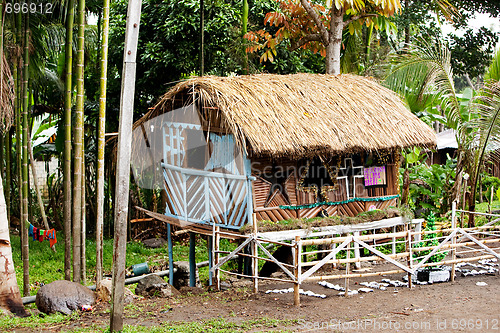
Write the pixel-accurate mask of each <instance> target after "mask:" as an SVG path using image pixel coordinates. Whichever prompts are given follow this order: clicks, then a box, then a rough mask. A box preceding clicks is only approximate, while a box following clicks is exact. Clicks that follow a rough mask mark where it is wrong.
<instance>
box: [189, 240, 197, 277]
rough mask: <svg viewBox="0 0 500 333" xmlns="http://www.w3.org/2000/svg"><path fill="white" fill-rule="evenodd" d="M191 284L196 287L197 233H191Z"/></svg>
mask: <svg viewBox="0 0 500 333" xmlns="http://www.w3.org/2000/svg"><path fill="white" fill-rule="evenodd" d="M189 286H190V287H196V235H195V233H194V232H190V233H189Z"/></svg>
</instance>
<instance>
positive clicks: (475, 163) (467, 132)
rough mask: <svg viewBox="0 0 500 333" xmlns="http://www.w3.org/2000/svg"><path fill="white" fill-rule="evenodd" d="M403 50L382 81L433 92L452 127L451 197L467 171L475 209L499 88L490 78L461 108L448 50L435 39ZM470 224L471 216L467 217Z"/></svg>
mask: <svg viewBox="0 0 500 333" xmlns="http://www.w3.org/2000/svg"><path fill="white" fill-rule="evenodd" d="M418 42H419V43H418V44H415V45H412V46H411V47H410V49H409V52H408V53H407V54H404V55H401V56H398V58H397V60H396V62H395V63H396V65H395V66H394V68H392V70H391V72H390V74H389V75H388V77H387V78H386V80H385V84H386V85H387V86H389V87H390V88H391V89H393V90H395V91H396V92H398V93H400V94H403V95H404V94H409V93H410V94H411V93H413V94H415V93H418V96H420V97H421V96H423V95H425V94H426V93H431V92H432V93H433V94H434V96H436V98H438V99H439V101H440V107H441V109H442V111H443V113H444V116H445V121H446V125H447V126H448V127H449V128H451V129H454V130H456V133H457V135H456V139H457V143H458V162H457V163H458V164H457V172H456V174H457V178H456V181H455V186H454V188H453V189H452V192H453V193H452V195H451V196H450V197H451V198H452V200H456V199H458V196H459V193H460V186H461V183H462V177H463V175H464V173H467V174H469V175H470V177H471V178H470V184H471V188H472V195H471V196H470V197H469V200H468V204H469V210H470V211H474V210H475V193H476V188H477V184H478V179H479V173H480V171H481V170H482V167H483V160H484V157H485V156H487V155H488V154H489V153H490V152H491V148H492V147H494V145H492V144H491V143H492V142H494V141H498V131H499V130H500V129H499V125H500V121H499V119H498V117H499V115H498V107H499V105H500V102H499V98H500V97H499V96H500V95H499V89H498V83H495V82H494V80H493V82H492V83H489V84H487V85H486V86H485V87H484V88H483V89H482V90H480V91H479V95H478V96H477V97H476V99H475V102H474V103H471V104H470V105H469V107H467V108H466V109H465V110H464V108H462V107H461V105H460V103H459V100H458V98H457V94H456V91H455V86H454V82H453V71H452V68H451V62H450V52H449V50H448V49H447V48H446V47H445V46H444V45H442V43H441V42H440V41H439V40H429V41H425V40H422V39H421V40H419V41H418ZM469 225H470V226H473V225H474V217H473V215H472V214H471V216H470V217H469Z"/></svg>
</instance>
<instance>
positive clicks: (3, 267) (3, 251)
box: [0, 180, 26, 316]
mask: <svg viewBox="0 0 500 333" xmlns="http://www.w3.org/2000/svg"><path fill="white" fill-rule="evenodd" d="M0 186H2V181H1V180H0ZM0 281H1V282H2V283H0V308H2V309H5V310H8V311H10V312H12V313H15V314H16V315H18V316H26V311H25V310H24V307H23V301H22V300H21V293H20V292H19V286H18V285H17V279H16V271H15V270H14V262H13V261H12V248H11V244H10V235H9V220H8V219H7V210H6V204H5V197H4V195H3V186H2V188H1V189H0Z"/></svg>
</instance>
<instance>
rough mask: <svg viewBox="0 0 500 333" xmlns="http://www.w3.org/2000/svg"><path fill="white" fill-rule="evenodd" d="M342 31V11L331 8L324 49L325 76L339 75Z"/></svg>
mask: <svg viewBox="0 0 500 333" xmlns="http://www.w3.org/2000/svg"><path fill="white" fill-rule="evenodd" d="M343 30H344V10H343V8H341V9H340V10H339V9H335V7H332V18H331V23H330V33H329V35H328V44H327V45H325V48H326V59H325V60H326V74H333V75H338V74H340V49H341V46H342V32H343Z"/></svg>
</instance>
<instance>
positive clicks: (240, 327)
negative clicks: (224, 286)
mask: <svg viewBox="0 0 500 333" xmlns="http://www.w3.org/2000/svg"><path fill="white" fill-rule="evenodd" d="M28 312H29V313H30V314H31V316H30V317H26V318H19V317H15V316H8V315H3V316H0V331H2V332H8V331H13V330H14V329H20V328H23V329H33V330H35V329H40V328H43V329H48V330H50V329H56V328H57V329H59V328H63V327H64V326H65V325H70V324H71V323H74V322H80V315H79V314H78V312H73V313H72V314H71V315H70V316H66V315H63V314H52V315H49V316H37V315H34V314H33V312H32V311H28ZM127 317H128V318H134V316H133V315H132V316H131V315H128V316H127ZM295 324H297V321H296V320H278V319H271V318H267V317H262V318H255V319H250V320H246V321H242V322H232V321H228V320H227V319H225V318H213V319H209V320H202V321H196V322H169V321H165V322H162V323H160V324H158V325H157V326H141V325H125V326H124V328H123V331H122V332H124V333H136V332H137V333H139V332H147V333H156V332H158V333H160V332H178V333H182V332H186V333H202V332H206V333H209V332H214V333H215V332H222V333H229V332H242V331H243V332H245V331H249V330H257V331H259V330H261V332H266V331H268V330H269V329H273V331H275V332H291V331H290V330H286V328H287V327H290V326H294V325H295ZM63 331H64V332H109V327H108V326H107V325H106V326H100V325H99V324H94V325H93V326H92V327H80V328H75V329H72V330H65V329H63Z"/></svg>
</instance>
